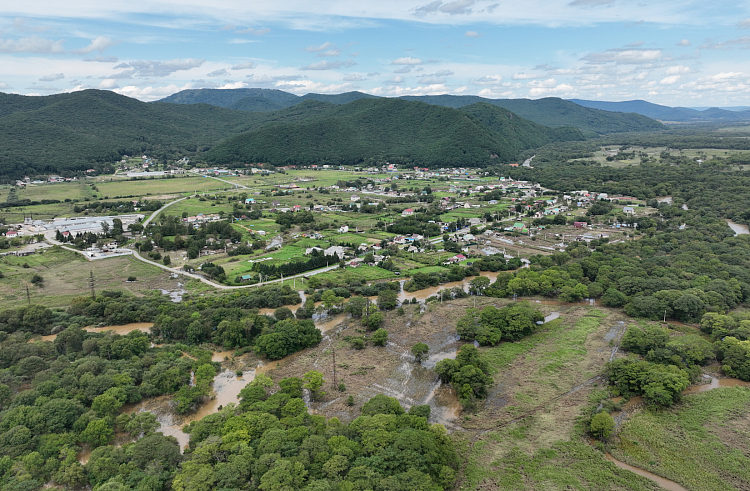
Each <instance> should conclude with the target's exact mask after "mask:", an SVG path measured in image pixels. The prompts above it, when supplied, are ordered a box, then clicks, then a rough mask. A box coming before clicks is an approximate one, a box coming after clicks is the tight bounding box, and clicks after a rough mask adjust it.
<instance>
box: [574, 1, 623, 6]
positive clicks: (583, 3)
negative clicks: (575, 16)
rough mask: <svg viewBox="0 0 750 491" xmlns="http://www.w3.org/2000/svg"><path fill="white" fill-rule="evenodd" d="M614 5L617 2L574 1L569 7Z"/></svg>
mask: <svg viewBox="0 0 750 491" xmlns="http://www.w3.org/2000/svg"><path fill="white" fill-rule="evenodd" d="M613 3H615V0H573V1H572V2H570V3H569V4H568V5H570V6H571V7H601V6H604V5H612V4H613Z"/></svg>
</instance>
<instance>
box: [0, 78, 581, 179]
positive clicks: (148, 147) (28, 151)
mask: <svg viewBox="0 0 750 491" xmlns="http://www.w3.org/2000/svg"><path fill="white" fill-rule="evenodd" d="M197 95H198V96H200V97H203V95H201V94H197ZM209 95H210V96H211V97H212V98H213V101H214V102H221V103H222V104H225V105H227V106H229V107H241V106H242V105H243V104H249V103H252V104H256V105H257V104H263V105H265V106H266V109H267V110H266V111H263V112H257V111H256V112H248V111H241V110H235V109H230V108H225V107H219V106H217V105H211V104H168V103H162V102H155V103H146V102H141V101H139V100H137V99H132V98H129V97H126V96H122V95H119V94H116V93H115V92H112V91H107V90H93V89H91V90H84V91H78V92H73V93H69V94H56V95H52V96H21V95H15V94H4V93H0V180H3V181H4V182H8V181H11V182H12V180H14V179H18V178H22V177H24V176H36V175H40V174H41V175H44V174H61V175H68V176H69V175H75V174H76V173H83V172H84V171H86V170H87V169H90V168H94V169H103V168H105V167H106V166H107V165H109V164H112V163H114V162H117V161H119V160H120V158H121V156H122V155H125V154H127V155H142V154H147V155H149V156H152V157H155V158H156V159H157V160H158V161H161V162H164V161H166V160H177V159H179V158H180V157H181V156H190V157H191V158H194V160H195V161H196V162H201V161H202V160H203V158H204V156H205V157H207V158H211V159H212V161H214V162H263V161H266V162H271V163H291V162H294V163H304V162H323V161H328V160H331V161H336V162H343V161H347V162H359V161H362V160H363V159H370V160H372V161H373V162H376V161H379V160H378V159H382V158H391V157H393V158H394V159H397V160H398V161H399V162H403V163H413V164H414V165H423V166H426V165H431V164H435V163H442V164H443V165H466V166H471V165H474V166H477V165H479V166H481V165H485V164H487V163H490V162H492V163H500V162H512V161H513V160H514V159H515V158H517V156H518V155H519V153H520V152H522V151H524V150H527V149H530V148H535V147H538V146H541V145H545V144H547V143H552V142H557V141H568V140H581V139H584V136H583V135H582V133H581V132H580V131H579V130H577V129H575V128H570V127H567V128H565V127H562V128H549V127H546V126H542V125H539V124H536V123H533V122H531V121H528V120H526V119H524V118H522V117H520V116H518V115H517V114H514V113H512V112H510V111H507V110H505V109H502V108H499V107H497V106H493V105H490V104H486V103H481V104H474V105H470V106H466V107H464V108H462V109H453V108H447V107H440V106H435V105H429V104H425V103H421V102H411V101H405V100H400V99H386V98H374V97H360V94H357V93H348V94H340V95H336V96H329V95H315V94H313V95H311V96H310V97H307V98H305V99H302V98H300V97H297V96H294V95H291V94H286V93H284V92H282V91H268V92H266V91H262V90H258V91H245V92H244V93H232V92H230V91H223V92H221V93H218V94H217V93H210V94H209ZM195 96H196V94H190V95H189V96H185V98H184V99H182V100H189V98H191V97H192V98H193V99H195ZM290 97H293V98H294V99H293V100H294V101H295V102H297V103H296V104H295V105H293V106H291V107H286V108H284V109H276V108H277V107H278V106H282V105H284V104H287V103H286V102H285V100H286V99H289V98H290ZM176 99H178V100H180V96H178V97H177V98H176ZM300 99H302V101H301V102H299V101H300ZM318 99H323V100H322V101H321V100H318ZM330 101H336V102H340V103H339V104H337V103H334V102H330ZM347 101H348V102H347ZM238 135H239V136H238ZM240 137H242V138H240ZM234 138H238V139H237V140H235V139H234ZM248 142H249V143H248ZM246 144H249V145H250V146H249V147H248V146H247V145H246ZM243 145H244V146H243ZM285 145H286V146H288V147H287V148H285ZM212 148H214V149H215V151H214V150H212V151H209V150H211V149H212Z"/></svg>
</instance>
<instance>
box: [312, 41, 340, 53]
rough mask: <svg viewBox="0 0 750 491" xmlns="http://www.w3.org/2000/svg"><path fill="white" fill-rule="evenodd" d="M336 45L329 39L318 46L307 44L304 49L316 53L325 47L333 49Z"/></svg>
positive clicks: (325, 48)
mask: <svg viewBox="0 0 750 491" xmlns="http://www.w3.org/2000/svg"><path fill="white" fill-rule="evenodd" d="M335 48H336V45H335V44H334V43H332V42H330V41H327V42H325V43H323V44H321V45H320V46H314V45H313V46H308V47H306V48H305V51H309V52H310V53H318V52H320V51H325V50H327V49H335Z"/></svg>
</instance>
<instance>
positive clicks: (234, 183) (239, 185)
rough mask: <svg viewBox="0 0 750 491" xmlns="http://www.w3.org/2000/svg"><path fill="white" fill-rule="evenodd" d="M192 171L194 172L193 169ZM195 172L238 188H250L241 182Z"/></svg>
mask: <svg viewBox="0 0 750 491" xmlns="http://www.w3.org/2000/svg"><path fill="white" fill-rule="evenodd" d="M193 172H195V171H193ZM195 173H196V174H198V175H199V176H203V177H207V178H209V179H216V180H217V181H221V182H225V183H227V184H231V185H232V186H235V187H238V188H240V189H250V188H249V187H247V186H244V185H242V184H237V183H236V182H231V181H226V180H224V179H219V178H218V177H214V176H209V175H206V174H203V173H201V172H195Z"/></svg>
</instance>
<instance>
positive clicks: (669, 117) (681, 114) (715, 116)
mask: <svg viewBox="0 0 750 491" xmlns="http://www.w3.org/2000/svg"><path fill="white" fill-rule="evenodd" d="M570 101H571V102H574V103H576V104H578V105H580V106H584V107H590V108H594V109H602V110H604V111H622V112H632V113H638V114H641V115H643V116H647V117H649V118H654V119H658V120H660V121H674V122H702V121H723V122H731V121H748V120H750V110H743V111H729V110H727V109H721V108H718V107H712V108H709V109H705V110H702V111H699V110H697V109H692V108H689V107H669V106H662V105H661V104H654V103H651V102H647V101H623V102H606V101H586V100H582V99H571V100H570Z"/></svg>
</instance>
